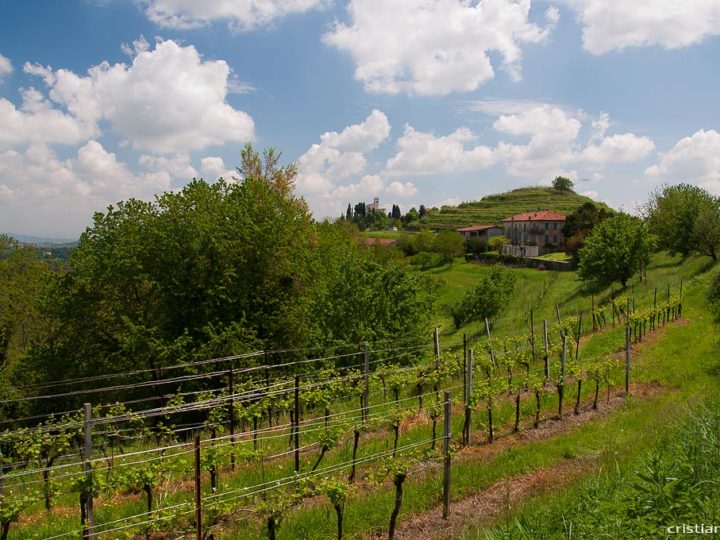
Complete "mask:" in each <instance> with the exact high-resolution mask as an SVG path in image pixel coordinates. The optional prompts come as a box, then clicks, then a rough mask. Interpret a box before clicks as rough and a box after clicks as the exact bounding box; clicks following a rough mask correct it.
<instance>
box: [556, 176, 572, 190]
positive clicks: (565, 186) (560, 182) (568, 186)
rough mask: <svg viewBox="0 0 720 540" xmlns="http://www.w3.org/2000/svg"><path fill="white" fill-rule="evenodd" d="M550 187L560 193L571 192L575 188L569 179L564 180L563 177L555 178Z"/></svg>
mask: <svg viewBox="0 0 720 540" xmlns="http://www.w3.org/2000/svg"><path fill="white" fill-rule="evenodd" d="M552 187H553V189H556V190H558V191H560V192H563V191H572V190H573V188H574V187H575V184H574V183H573V181H572V180H570V179H569V178H565V177H564V176H556V177H555V179H554V180H553V181H552Z"/></svg>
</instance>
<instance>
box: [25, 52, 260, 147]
mask: <svg viewBox="0 0 720 540" xmlns="http://www.w3.org/2000/svg"><path fill="white" fill-rule="evenodd" d="M134 52H135V56H134V58H133V60H132V64H131V65H130V66H127V65H125V64H114V65H110V64H109V63H107V62H103V63H101V64H99V65H97V66H94V67H92V68H90V69H89V70H88V72H87V75H86V76H80V75H77V74H75V73H73V72H72V71H68V70H64V69H60V70H57V71H52V70H50V69H49V68H44V67H42V66H37V65H32V64H26V66H25V71H26V72H28V73H31V74H35V75H40V76H42V77H43V80H44V81H45V83H46V84H47V85H48V86H49V87H50V99H52V100H53V101H54V102H56V103H57V104H59V105H62V106H65V107H67V109H68V111H69V112H70V113H71V114H72V115H74V116H75V117H76V118H78V119H79V120H80V121H83V122H86V123H88V124H92V125H97V124H98V122H100V121H101V120H107V121H108V122H109V123H110V125H111V127H112V129H113V130H114V131H115V132H116V133H118V134H119V135H120V136H122V137H124V138H125V139H126V140H128V141H129V142H130V143H131V144H132V146H133V148H137V149H142V150H149V151H151V152H156V153H176V152H187V151H190V150H198V149H202V148H205V147H207V146H211V145H221V144H225V143H226V142H238V143H241V142H247V141H249V140H251V139H252V138H253V132H254V124H253V120H252V118H250V116H249V115H247V114H246V113H244V112H242V111H238V110H236V109H234V108H232V107H231V106H230V105H228V104H227V103H226V101H225V98H226V96H227V92H228V76H229V75H230V68H229V67H228V65H227V63H225V62H224V61H223V60H214V61H211V60H203V59H202V57H201V56H200V54H199V53H198V52H197V50H196V49H195V48H194V47H193V46H191V45H190V46H187V47H182V46H180V45H178V44H177V43H175V42H174V41H171V40H170V41H162V42H159V43H157V44H156V45H155V49H154V50H150V49H149V48H145V47H144V45H142V44H140V45H138V44H137V42H136V44H135V49H134Z"/></svg>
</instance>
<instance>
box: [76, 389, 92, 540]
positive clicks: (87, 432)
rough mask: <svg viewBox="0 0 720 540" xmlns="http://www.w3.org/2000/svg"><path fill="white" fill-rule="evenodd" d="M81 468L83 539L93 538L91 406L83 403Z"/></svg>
mask: <svg viewBox="0 0 720 540" xmlns="http://www.w3.org/2000/svg"><path fill="white" fill-rule="evenodd" d="M83 413H84V421H83V435H84V445H83V470H84V471H85V486H84V487H83V493H82V494H81V495H80V499H81V500H80V503H81V506H82V507H83V508H84V516H83V517H84V520H83V540H94V539H95V527H94V517H93V471H92V463H91V459H92V406H91V405H90V403H85V404H84V406H83Z"/></svg>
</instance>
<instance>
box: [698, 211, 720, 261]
mask: <svg viewBox="0 0 720 540" xmlns="http://www.w3.org/2000/svg"><path fill="white" fill-rule="evenodd" d="M692 243H693V246H694V248H695V249H696V250H697V252H698V253H700V254H702V255H709V256H710V257H712V260H713V261H717V257H718V250H719V249H720V199H718V198H717V197H712V198H711V199H706V200H705V201H704V202H703V204H702V205H701V206H700V210H699V211H698V213H697V216H695V222H694V223H693V236H692Z"/></svg>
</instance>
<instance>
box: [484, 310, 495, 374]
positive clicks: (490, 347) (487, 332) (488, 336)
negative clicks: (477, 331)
mask: <svg viewBox="0 0 720 540" xmlns="http://www.w3.org/2000/svg"><path fill="white" fill-rule="evenodd" d="M485 335H486V336H487V339H488V349H489V351H490V360H492V364H493V366H495V367H497V360H496V359H495V353H494V352H493V348H492V345H491V344H490V322H489V321H488V319H487V317H485Z"/></svg>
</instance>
